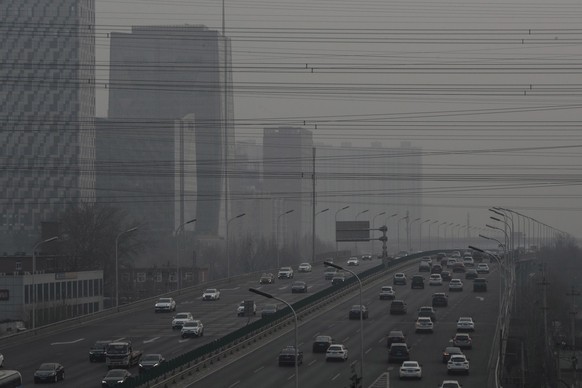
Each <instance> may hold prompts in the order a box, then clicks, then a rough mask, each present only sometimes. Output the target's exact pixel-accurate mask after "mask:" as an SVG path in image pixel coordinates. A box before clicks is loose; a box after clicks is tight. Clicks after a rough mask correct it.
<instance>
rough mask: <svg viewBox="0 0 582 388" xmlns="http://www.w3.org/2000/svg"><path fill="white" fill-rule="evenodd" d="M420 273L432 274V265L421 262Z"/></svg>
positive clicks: (419, 265)
mask: <svg viewBox="0 0 582 388" xmlns="http://www.w3.org/2000/svg"><path fill="white" fill-rule="evenodd" d="M418 272H430V264H428V263H427V262H426V261H421V262H420V264H418Z"/></svg>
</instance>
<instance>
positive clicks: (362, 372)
mask: <svg viewBox="0 0 582 388" xmlns="http://www.w3.org/2000/svg"><path fill="white" fill-rule="evenodd" d="M323 263H324V264H325V265H327V266H330V267H333V268H335V269H339V270H340V271H346V272H349V273H351V274H352V275H354V276H355V277H356V279H357V280H358V283H359V285H360V342H361V343H362V344H361V347H360V384H361V385H360V386H361V387H363V386H364V311H363V307H364V305H363V304H362V281H361V280H360V277H359V276H358V275H356V273H355V272H354V271H352V270H350V269H347V268H344V267H342V266H341V265H337V264H335V263H332V262H329V261H324V262H323Z"/></svg>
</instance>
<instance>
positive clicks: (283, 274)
mask: <svg viewBox="0 0 582 388" xmlns="http://www.w3.org/2000/svg"><path fill="white" fill-rule="evenodd" d="M277 278H279V279H293V268H291V267H281V269H280V270H279V272H278V273H277Z"/></svg>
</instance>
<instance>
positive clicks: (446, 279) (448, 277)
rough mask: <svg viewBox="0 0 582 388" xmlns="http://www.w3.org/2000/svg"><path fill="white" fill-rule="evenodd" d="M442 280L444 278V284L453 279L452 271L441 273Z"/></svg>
mask: <svg viewBox="0 0 582 388" xmlns="http://www.w3.org/2000/svg"><path fill="white" fill-rule="evenodd" d="M441 278H443V282H448V281H449V280H451V279H452V278H453V277H452V276H451V272H450V271H443V272H441Z"/></svg>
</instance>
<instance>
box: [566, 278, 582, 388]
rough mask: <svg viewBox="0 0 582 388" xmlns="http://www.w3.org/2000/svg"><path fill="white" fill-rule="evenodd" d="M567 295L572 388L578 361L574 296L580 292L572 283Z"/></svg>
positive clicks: (576, 373)
mask: <svg viewBox="0 0 582 388" xmlns="http://www.w3.org/2000/svg"><path fill="white" fill-rule="evenodd" d="M566 295H567V296H569V297H571V298H572V305H571V310H570V317H571V320H570V322H571V325H572V327H571V328H570V330H571V333H570V335H571V337H572V339H571V341H572V373H573V375H574V383H573V384H572V387H573V388H577V387H578V371H577V370H576V368H577V363H578V359H577V358H576V314H577V312H576V297H577V296H580V292H579V291H576V289H575V288H574V286H573V285H572V288H571V289H570V292H568V293H566Z"/></svg>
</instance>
